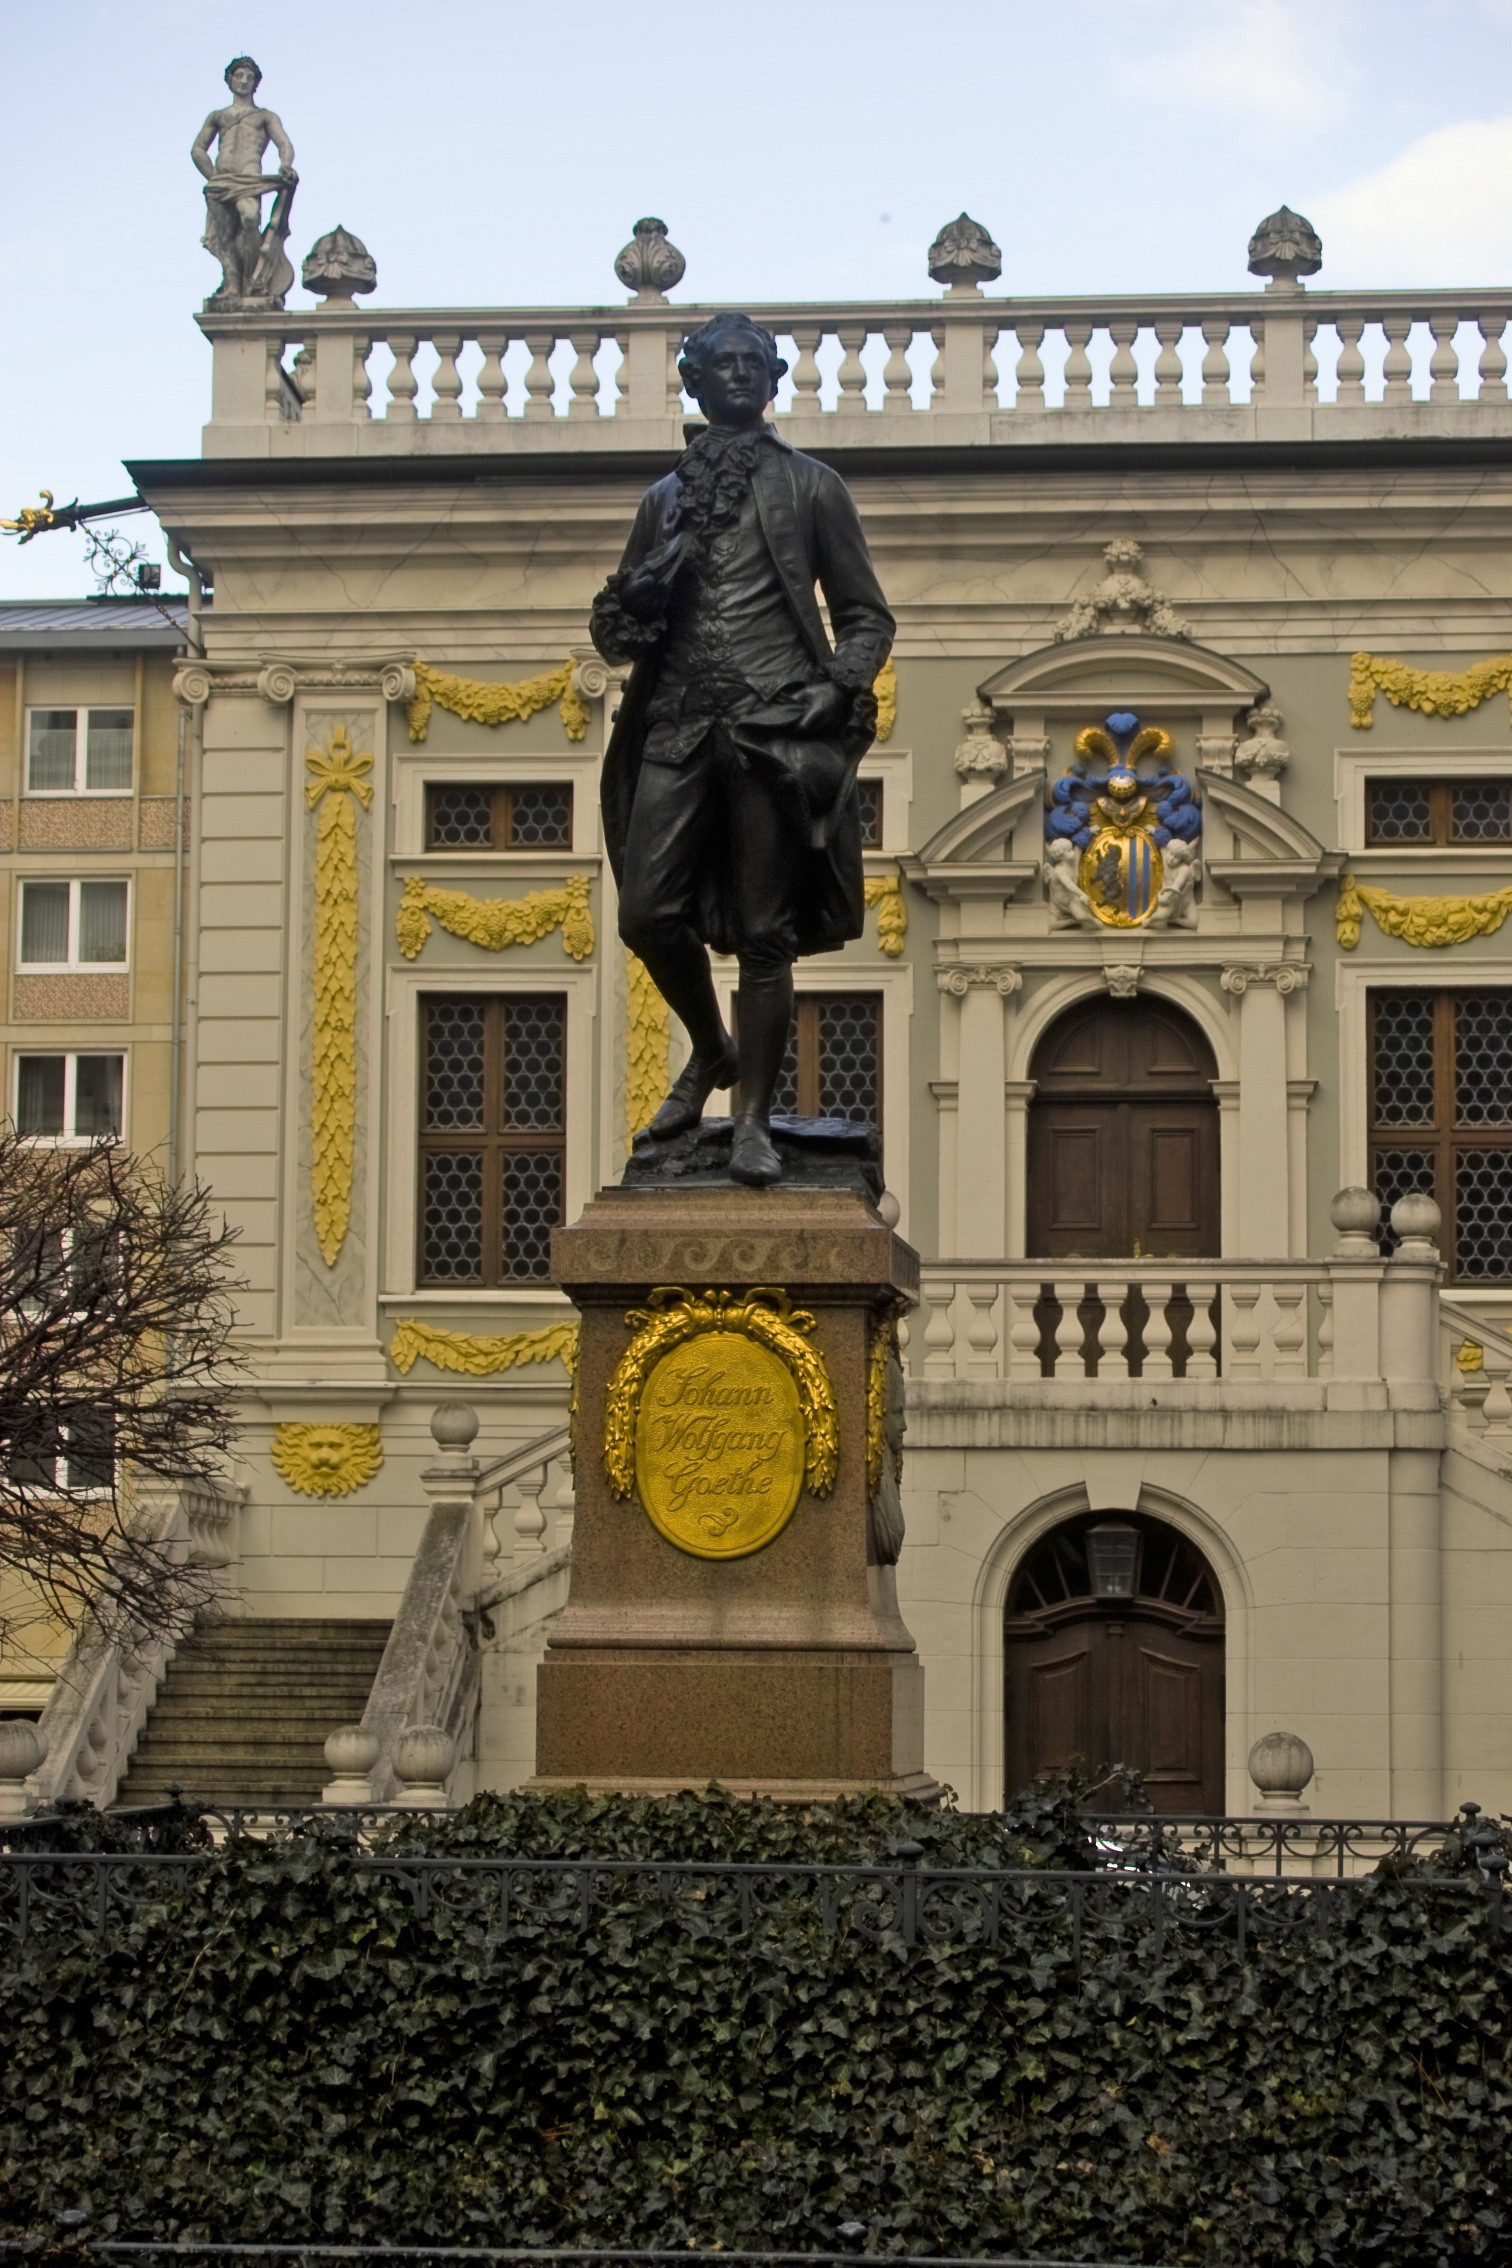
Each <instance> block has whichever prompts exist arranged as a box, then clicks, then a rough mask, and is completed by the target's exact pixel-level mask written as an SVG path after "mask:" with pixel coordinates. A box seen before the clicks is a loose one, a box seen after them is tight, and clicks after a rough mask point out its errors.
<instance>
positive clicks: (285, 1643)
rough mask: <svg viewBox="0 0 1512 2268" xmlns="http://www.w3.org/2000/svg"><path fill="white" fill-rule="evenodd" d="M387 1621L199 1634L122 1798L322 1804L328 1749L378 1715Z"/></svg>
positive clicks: (295, 1623)
mask: <svg viewBox="0 0 1512 2268" xmlns="http://www.w3.org/2000/svg"><path fill="white" fill-rule="evenodd" d="M388 1634H389V1624H388V1623H387V1622H348V1621H330V1620H321V1621H310V1620H305V1619H303V1618H300V1619H298V1620H293V1619H288V1620H279V1621H273V1620H267V1621H263V1620H257V1621H245V1622H224V1623H221V1624H220V1625H219V1626H217V1627H215V1628H209V1629H203V1630H198V1631H196V1632H195V1634H194V1636H193V1637H192V1638H190V1639H189V1640H188V1641H187V1642H186V1643H185V1644H184V1645H182V1646H180V1648H179V1649H178V1652H177V1653H176V1654H175V1655H174V1657H173V1660H172V1662H171V1663H170V1665H169V1669H168V1675H167V1677H166V1678H165V1679H164V1680H163V1688H162V1691H161V1692H160V1693H159V1695H158V1698H157V1701H156V1703H155V1704H154V1706H153V1709H152V1713H151V1715H150V1716H149V1717H148V1719H147V1723H146V1725H145V1727H144V1728H143V1731H142V1736H141V1739H140V1740H139V1741H138V1743H137V1746H136V1751H135V1753H134V1755H133V1756H132V1759H131V1762H130V1764H129V1766H128V1767H127V1771H126V1776H125V1778H124V1779H123V1780H122V1782H121V1786H120V1789H119V1792H118V1793H117V1796H116V1803H117V1805H122V1804H137V1803H159V1802H161V1801H162V1800H163V1799H164V1798H165V1797H166V1796H167V1793H168V1790H169V1788H170V1787H177V1788H180V1789H182V1791H183V1793H184V1795H185V1797H186V1798H189V1797H197V1798H199V1799H200V1800H201V1801H203V1802H207V1803H227V1804H261V1805H274V1804H296V1803H318V1802H319V1800H320V1791H321V1788H322V1786H323V1785H324V1783H325V1781H326V1780H327V1779H328V1778H329V1777H330V1774H329V1771H328V1769H327V1766H326V1761H325V1754H324V1747H325V1739H326V1735H327V1734H328V1733H332V1732H334V1731H335V1729H336V1727H337V1726H338V1725H349V1724H355V1723H356V1722H357V1720H358V1719H359V1718H360V1717H361V1715H362V1712H363V1709H364V1708H365V1707H366V1705H367V1698H368V1694H369V1692H370V1691H371V1689H372V1684H373V1678H374V1676H375V1674H376V1672H377V1668H378V1664H379V1661H380V1659H381V1658H382V1654H383V1648H384V1645H385V1642H386V1641H387V1638H388Z"/></svg>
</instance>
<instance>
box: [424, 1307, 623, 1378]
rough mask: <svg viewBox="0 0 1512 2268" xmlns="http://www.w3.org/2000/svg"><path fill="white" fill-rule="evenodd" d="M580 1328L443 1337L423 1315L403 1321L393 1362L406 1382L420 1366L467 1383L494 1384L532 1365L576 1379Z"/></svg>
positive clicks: (554, 1325) (569, 1326) (460, 1333)
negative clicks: (553, 1366)
mask: <svg viewBox="0 0 1512 2268" xmlns="http://www.w3.org/2000/svg"><path fill="white" fill-rule="evenodd" d="M577 1350H578V1326H577V1324H576V1323H548V1324H547V1325H546V1327H545V1328H544V1330H540V1331H511V1332H508V1333H506V1334H504V1335H503V1336H501V1337H498V1338H488V1337H482V1336H479V1335H477V1334H475V1333H473V1332H470V1331H443V1330H440V1329H439V1328H438V1327H437V1325H435V1324H434V1323H427V1322H425V1321H423V1319H422V1318H421V1317H420V1316H418V1315H401V1316H400V1318H399V1321H398V1323H397V1324H396V1325H395V1328H394V1336H393V1338H392V1339H391V1340H390V1341H389V1360H390V1361H391V1362H392V1364H393V1366H394V1368H395V1369H396V1370H397V1371H398V1372H399V1373H400V1375H401V1377H405V1378H407V1377H408V1376H409V1374H410V1372H411V1371H412V1370H413V1369H414V1367H415V1365H416V1363H417V1362H422V1361H423V1362H428V1363H430V1364H431V1366H432V1368H433V1369H436V1370H452V1371H457V1372H459V1373H460V1374H461V1376H463V1377H464V1378H493V1377H496V1376H497V1375H498V1373H499V1372H500V1371H503V1370H518V1369H519V1368H521V1366H522V1365H523V1364H526V1363H533V1362H560V1363H562V1365H563V1366H564V1368H565V1369H566V1371H567V1374H568V1376H569V1377H571V1375H572V1373H573V1371H574V1369H575V1368H576V1365H577Z"/></svg>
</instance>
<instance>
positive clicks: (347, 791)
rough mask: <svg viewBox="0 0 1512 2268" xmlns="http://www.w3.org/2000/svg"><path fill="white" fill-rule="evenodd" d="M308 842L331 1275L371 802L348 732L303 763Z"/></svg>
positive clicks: (314, 1169)
mask: <svg viewBox="0 0 1512 2268" xmlns="http://www.w3.org/2000/svg"><path fill="white" fill-rule="evenodd" d="M305 764H306V767H307V769H308V770H309V772H310V775H311V776H310V778H309V779H308V780H307V781H306V783H305V801H306V803H308V805H309V807H310V809H311V810H312V811H315V810H318V811H319V814H320V817H319V822H318V824H317V827H316V835H315V999H314V1014H313V1018H312V1026H313V1028H312V1036H311V1054H310V1183H311V1191H312V1195H313V1200H314V1212H315V1235H316V1238H317V1240H318V1242H319V1245H320V1250H321V1256H322V1258H323V1259H324V1261H325V1264H326V1266H327V1267H328V1268H331V1267H334V1266H335V1264H336V1258H337V1255H338V1254H339V1252H340V1251H341V1247H342V1245H343V1244H344V1243H345V1241H346V1233H347V1229H348V1227H349V1226H350V1223H351V1217H352V1161H353V1156H354V1152H355V1146H356V1135H357V806H358V804H361V806H362V808H363V810H364V811H366V810H367V809H368V807H369V806H370V805H371V803H372V800H373V783H372V781H371V779H370V778H369V777H368V774H369V773H370V772H371V771H372V769H373V759H372V757H371V756H359V755H357V754H356V752H355V751H354V749H353V747H352V742H351V736H350V734H349V733H348V731H347V728H346V726H345V725H337V727H336V729H335V730H334V732H333V733H332V734H331V742H330V746H329V747H328V748H325V749H319V748H312V749H310V750H309V751H308V752H307V753H306V756H305Z"/></svg>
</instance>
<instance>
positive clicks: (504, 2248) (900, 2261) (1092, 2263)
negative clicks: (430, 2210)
mask: <svg viewBox="0 0 1512 2268" xmlns="http://www.w3.org/2000/svg"><path fill="white" fill-rule="evenodd" d="M70 2218H72V2216H70ZM852 2225H853V2226H855V2228H856V2230H857V2236H856V2238H855V2240H854V2241H853V2242H852V2243H851V2245H850V2246H849V2248H848V2249H847V2250H845V2251H843V2252H750V2251H745V2252H742V2251H737V2250H733V2249H731V2250H726V2249H725V2248H724V2247H723V2246H713V2245H709V2246H703V2247H695V2246H684V2247H682V2248H681V2249H680V2250H677V2251H671V2250H667V2251H657V2250H651V2249H646V2248H639V2249H636V2248H624V2249H621V2248H618V2247H612V2246H600V2245H561V2246H557V2247H555V2248H550V2249H548V2248H544V2247H538V2246H533V2245H495V2244H477V2245H472V2244H468V2245H462V2244H384V2245H370V2244H201V2243H196V2242H193V2241H188V2240H183V2241H181V2240H178V2239H171V2240H166V2241H164V2242H163V2243H160V2244H153V2243H150V2242H147V2241H145V2240H131V2241H126V2240H116V2239H113V2238H106V2239H103V2240H101V2241H99V2242H97V2243H94V2244H90V2243H88V2241H87V2237H88V2232H87V2224H84V2223H83V2222H82V2219H81V2222H80V2225H79V2226H78V2227H77V2228H76V2229H74V2230H72V2231H71V2232H70V2233H72V2234H73V2235H74V2236H75V2240H76V2241H75V2245H74V2246H73V2247H71V2248H70V2250H71V2252H72V2254H73V2256H74V2257H75V2258H79V2259H83V2260H119V2261H122V2262H128V2261H143V2262H149V2263H150V2262H152V2261H158V2260H162V2261H177V2262H181V2263H189V2262H194V2261H199V2260H204V2261H215V2260H246V2261H258V2260H267V2261H275V2260H293V2261H300V2262H303V2261H307V2260H308V2261H326V2260H328V2261H332V2262H342V2263H365V2262H369V2261H372V2262H377V2263H387V2262H391V2261H408V2262H413V2263H416V2264H418V2263H421V2262H428V2261H437V2262H441V2261H518V2262H521V2263H539V2264H540V2268H573V2264H574V2263H576V2262H580V2261H581V2262H584V2263H589V2262H591V2263H594V2264H595V2268H597V2264H600V2263H602V2264H603V2268H659V2264H661V2263H664V2262H671V2261H676V2262H679V2263H681V2264H682V2268H687V2263H688V2262H689V2261H690V2260H700V2259H706V2260H713V2261H717V2262H719V2263H720V2268H850V2264H851V2263H853V2262H855V2261H856V2260H857V2259H861V2258H866V2257H868V2247H867V2243H866V2237H867V2234H868V2232H867V2231H866V2229H865V2228H864V2226H863V2225H862V2224H860V2223H855V2224H852ZM23 2249H25V2250H26V2251H27V2253H28V2256H29V2257H35V2248H34V2247H25V2248H23V2247H22V2246H21V2245H10V2244H4V2243H0V2257H4V2256H5V2255H6V2254H7V2253H11V2252H16V2253H20V2252H21V2251H22V2250H23ZM869 2256H870V2257H871V2258H872V2259H885V2260H886V2261H887V2263H888V2268H1128V2264H1127V2263H1126V2262H1120V2261H1110V2260H1089V2259H1087V2258H1085V2257H1082V2258H1079V2259H1077V2260H1075V2261H1070V2260H1064V2259H1055V2258H1051V2257H1050V2255H1048V2254H1046V2253H1035V2254H1032V2255H1030V2254H1025V2253H1012V2254H1005V2253H973V2254H971V2255H969V2256H966V2255H961V2256H957V2255H954V2254H950V2253H941V2252H888V2253H880V2252H873V2253H871V2254H870V2255H869ZM54 2257H55V2258H56V2257H57V2256H56V2255H54Z"/></svg>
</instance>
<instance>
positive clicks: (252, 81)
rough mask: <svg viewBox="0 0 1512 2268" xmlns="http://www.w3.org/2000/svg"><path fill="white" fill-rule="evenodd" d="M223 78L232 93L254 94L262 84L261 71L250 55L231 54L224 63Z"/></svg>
mask: <svg viewBox="0 0 1512 2268" xmlns="http://www.w3.org/2000/svg"><path fill="white" fill-rule="evenodd" d="M225 79H226V84H227V86H228V87H229V88H230V89H231V92H232V93H233V94H239V95H254V94H256V92H257V90H258V88H259V86H261V84H262V73H261V71H259V69H258V68H257V65H256V64H255V63H254V62H253V60H252V58H251V56H250V55H233V56H232V58H231V60H230V62H229V63H228V64H227V65H226V70H225Z"/></svg>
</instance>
